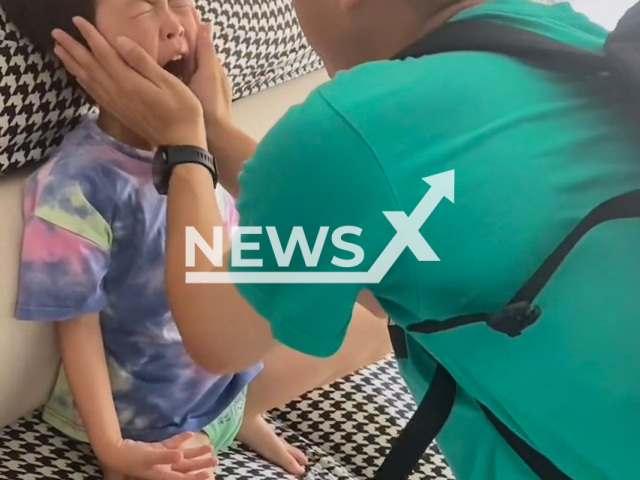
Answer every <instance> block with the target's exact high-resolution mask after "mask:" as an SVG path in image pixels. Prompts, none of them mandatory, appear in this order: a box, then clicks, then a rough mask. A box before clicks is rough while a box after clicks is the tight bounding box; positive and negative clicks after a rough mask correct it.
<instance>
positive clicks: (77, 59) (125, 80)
mask: <svg viewBox="0 0 640 480" xmlns="http://www.w3.org/2000/svg"><path fill="white" fill-rule="evenodd" d="M73 21H74V23H75V25H76V27H77V28H78V29H79V30H80V33H81V34H82V36H83V37H84V38H85V40H86V41H87V43H88V45H89V49H87V48H85V47H84V46H83V45H82V44H80V43H79V42H78V41H76V40H75V39H73V38H72V37H71V36H70V35H69V34H68V33H66V32H63V31H60V30H54V32H52V35H53V38H54V39H55V41H56V47H55V49H54V53H55V54H56V55H57V56H58V58H59V59H60V60H61V61H62V63H63V64H64V66H65V67H66V68H67V70H68V71H69V73H71V75H73V76H74V77H75V78H76V80H77V81H78V83H79V84H80V86H82V87H83V88H84V90H85V91H86V92H87V93H88V94H89V95H91V97H93V98H94V99H95V100H96V102H98V104H99V105H100V107H101V108H104V109H106V110H108V111H109V112H110V113H111V114H112V115H114V116H115V117H116V118H118V119H119V120H120V121H121V122H122V123H124V124H125V125H126V126H127V127H129V128H131V129H132V130H133V131H135V132H137V133H138V134H139V135H141V136H142V137H143V138H145V139H147V140H148V141H149V142H150V143H152V144H154V145H195V146H198V147H202V148H206V147H207V139H206V132H205V127H204V122H203V110H202V105H201V102H200V101H199V100H198V99H197V98H196V96H195V95H194V94H193V92H192V91H191V90H190V89H189V88H188V87H187V86H186V85H184V84H183V83H182V81H181V80H179V79H178V78H177V77H175V76H174V75H172V74H170V73H169V72H167V71H166V70H164V69H163V68H162V67H160V66H159V65H158V63H157V62H156V61H155V59H152V58H151V57H150V56H149V54H148V53H147V52H146V51H145V50H144V49H143V48H142V47H140V45H138V44H136V43H135V42H133V41H131V40H130V39H127V38H123V37H120V38H118V40H117V41H116V45H113V46H112V45H110V44H109V42H108V41H107V40H106V39H105V38H104V36H102V34H100V32H99V31H98V30H97V29H96V28H95V26H94V25H92V24H91V23H89V22H88V21H87V20H85V19H82V18H79V17H75V18H74V19H73Z"/></svg>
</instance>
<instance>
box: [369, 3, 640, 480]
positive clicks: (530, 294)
mask: <svg viewBox="0 0 640 480" xmlns="http://www.w3.org/2000/svg"><path fill="white" fill-rule="evenodd" d="M639 5H640V4H639ZM639 13H640V7H639V6H636V7H635V10H634V14H635V15H638V14H639ZM635 33H636V34H637V32H635ZM608 47H609V46H608ZM462 50H468V51H483V52H493V53H498V54H504V55H507V56H511V57H515V58H517V59H519V60H521V61H524V62H528V63H530V64H532V65H533V66H536V67H539V68H542V69H545V70H548V71H554V72H557V73H561V74H568V75H573V76H597V77H601V76H603V74H604V76H608V75H609V74H610V73H611V64H612V62H611V61H610V60H609V59H607V56H606V55H599V54H596V53H593V52H586V51H584V50H580V49H577V48H575V47H572V46H570V45H566V44H562V43H559V42H556V41H554V40H552V39H549V38H547V37H544V36H540V35H537V34H534V33H532V32H528V31H525V30H522V29H518V28H514V27H509V26H507V25H501V24H497V23H493V22H487V21H481V20H463V21H457V22H452V23H449V24H447V25H445V26H444V27H442V28H440V29H438V30H437V31H436V32H434V33H432V34H430V35H428V36H427V37H425V38H424V39H422V40H421V41H419V42H417V43H416V44H414V45H412V46H411V47H409V48H408V49H406V50H405V51H403V52H401V53H400V54H399V55H397V56H396V57H395V59H405V58H408V57H421V56H424V55H428V54H437V53H444V52H454V51H462ZM605 50H611V48H607V49H605ZM638 217H640V190H637V191H632V192H628V193H625V194H623V195H619V196H617V197H615V198H613V199H611V200H608V201H605V202H603V203H602V204H601V205H599V206H598V207H597V208H595V209H594V210H593V211H591V212H590V213H589V215H587V216H586V217H585V218H584V219H583V220H582V221H581V222H580V223H579V224H578V225H577V226H576V227H575V228H574V229H573V230H572V231H571V233H570V234H569V235H568V236H567V237H566V238H565V239H564V240H563V241H562V242H561V244H560V245H559V246H558V247H557V248H556V249H555V250H554V251H553V252H552V253H551V255H549V257H547V259H546V260H545V261H544V263H543V264H542V265H541V266H540V267H539V268H538V269H537V270H536V271H535V272H534V273H533V275H532V276H531V277H530V278H529V279H528V280H527V282H526V283H525V284H524V285H523V286H522V287H521V288H520V290H519V291H518V292H517V293H516V294H515V295H514V297H513V298H512V299H511V300H510V301H509V303H508V304H507V306H506V307H505V309H503V310H502V311H500V312H497V313H476V314H470V315H463V316H458V317H454V318H450V319H448V320H425V321H424V322H420V323H418V324H416V325H411V326H410V327H409V331H410V332H413V333H423V334H436V333H438V332H441V331H445V330H450V329H452V328H459V327H463V326H465V325H470V324H477V323H485V324H486V325H487V326H488V327H489V328H492V329H493V330H496V331H498V332H501V333H504V334H506V335H508V336H510V337H515V336H518V335H520V334H521V333H522V332H523V330H525V329H526V328H527V327H529V326H531V325H532V324H533V323H535V322H536V321H537V320H538V318H539V317H540V315H541V311H540V309H539V308H538V307H536V306H532V303H533V301H534V300H535V298H536V297H537V295H538V294H539V293H540V291H541V290H542V289H543V288H544V286H545V285H546V284H547V283H548V282H549V280H550V278H551V276H552V275H553V274H554V273H555V272H556V271H557V269H558V268H559V266H560V265H561V264H562V262H563V261H564V259H565V258H566V257H567V255H568V254H569V253H570V252H571V250H572V249H573V248H574V247H575V246H576V244H577V243H578V242H579V241H580V239H581V238H583V237H584V235H586V234H587V233H588V232H589V231H590V230H591V229H593V228H594V227H596V226H597V225H600V224H601V223H603V222H606V221H609V220H615V219H621V218H638ZM389 333H390V336H391V341H392V345H393V348H394V351H395V352H396V356H397V357H398V358H399V359H401V358H406V357H407V345H406V337H405V335H406V333H405V331H404V330H403V329H402V328H401V327H399V326H397V325H389ZM436 363H437V362H436ZM455 395H456V382H455V379H454V378H453V377H452V376H451V374H449V372H448V371H447V370H446V369H445V368H444V367H443V366H442V365H441V364H439V363H437V368H436V372H435V374H434V377H433V379H432V381H431V383H430V386H429V389H428V391H427V393H426V395H425V397H424V398H423V400H422V401H421V402H420V405H419V407H418V409H417V410H416V412H415V413H414V415H413V417H412V418H411V420H410V421H409V422H408V424H407V426H406V427H405V429H404V430H403V432H402V433H401V434H400V436H399V437H398V439H397V441H396V442H395V444H394V445H393V447H392V449H391V451H390V453H389V455H388V456H387V458H386V459H385V461H384V462H383V464H382V466H381V467H380V469H379V470H378V472H377V473H376V475H375V477H374V479H375V480H404V479H406V478H407V477H408V476H409V475H410V473H411V472H412V470H413V469H414V468H415V466H416V464H417V463H418V461H419V460H420V458H421V456H422V454H423V453H424V452H425V451H426V449H427V448H428V446H429V445H430V444H431V443H432V442H433V441H434V440H435V437H436V436H437V434H438V433H439V432H440V430H441V429H442V427H443V426H444V425H445V423H446V421H447V419H448V418H449V415H450V413H451V410H452V408H453V405H454V402H455ZM476 401H477V400H476ZM477 403H478V405H479V406H480V408H481V410H482V411H483V413H484V414H485V416H486V417H487V419H488V420H489V421H490V422H491V424H492V425H493V426H494V428H495V429H496V430H497V431H498V433H499V434H500V435H501V436H502V438H503V439H504V440H505V441H506V442H507V443H508V444H509V445H510V446H511V448H512V449H513V450H514V452H516V454H517V455H518V456H519V457H520V458H521V459H522V460H523V461H524V462H525V463H526V464H527V465H528V466H529V468H531V470H532V471H533V472H535V473H536V475H537V476H538V477H539V478H540V479H542V480H571V479H570V477H568V476H567V475H566V474H565V473H563V472H562V471H561V470H560V469H559V468H558V467H557V466H556V465H554V464H553V463H552V462H551V461H550V460H549V459H548V458H547V457H545V456H544V455H542V454H541V453H540V452H538V451H537V450H535V449H534V448H533V447H531V446H530V445H528V444H527V443H526V442H525V441H524V440H523V439H522V438H520V437H519V436H518V435H516V434H515V433H514V432H513V431H512V430H511V429H509V428H508V427H507V426H506V425H505V424H504V423H502V422H501V421H500V419H499V418H498V417H497V416H496V415H495V414H494V413H493V412H491V411H490V410H489V409H488V408H487V407H486V406H485V405H484V404H482V403H480V402H477Z"/></svg>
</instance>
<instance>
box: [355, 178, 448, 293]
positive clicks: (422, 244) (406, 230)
mask: <svg viewBox="0 0 640 480" xmlns="http://www.w3.org/2000/svg"><path fill="white" fill-rule="evenodd" d="M422 180H424V181H425V182H427V183H428V184H429V185H431V188H430V189H429V191H428V192H427V194H426V195H425V196H424V197H422V200H420V203H418V205H417V206H416V208H415V209H414V210H413V212H411V215H410V216H409V217H407V215H406V214H405V213H404V212H384V214H385V216H386V217H387V219H388V220H389V221H390V222H391V224H392V225H393V226H394V227H396V229H397V233H396V234H395V236H394V237H393V239H392V240H391V242H389V245H387V248H385V249H384V251H383V252H382V253H381V254H380V256H379V257H378V259H377V260H376V262H375V263H374V264H373V265H372V266H371V268H370V269H369V272H367V273H368V278H369V281H368V282H366V283H380V281H382V279H383V278H384V276H385V275H386V274H387V272H388V271H389V269H390V268H391V266H392V265H393V264H394V262H395V261H396V260H397V259H398V257H399V256H400V254H401V253H402V251H403V250H404V249H405V248H406V247H409V249H410V250H411V251H412V252H413V254H414V255H415V256H416V258H417V259H418V260H419V261H421V262H438V261H440V259H439V258H438V256H437V255H436V253H435V252H434V251H433V249H432V248H431V247H430V246H429V244H428V243H427V241H426V240H425V239H424V237H423V236H422V235H421V234H420V228H422V225H424V223H425V222H426V221H427V219H428V218H429V216H430V215H431V214H432V213H433V211H434V210H435V209H436V207H437V206H438V204H439V203H440V201H441V200H442V199H443V198H447V199H448V200H449V201H451V203H453V202H454V183H455V179H454V171H453V170H449V171H448V172H444V173H439V174H437V175H432V176H430V177H425V178H423V179H422ZM398 226H401V227H402V230H400V229H398Z"/></svg>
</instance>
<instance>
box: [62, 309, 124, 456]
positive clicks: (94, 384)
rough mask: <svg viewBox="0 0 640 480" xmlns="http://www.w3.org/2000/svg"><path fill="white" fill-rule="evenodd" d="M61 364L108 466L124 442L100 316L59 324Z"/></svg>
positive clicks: (93, 441)
mask: <svg viewBox="0 0 640 480" xmlns="http://www.w3.org/2000/svg"><path fill="white" fill-rule="evenodd" d="M56 326H57V333H58V338H59V342H60V347H61V349H62V363H63V365H64V370H65V374H66V376H67V381H68V383H69V387H70V388H71V393H72V395H73V399H74V401H75V403H76V405H77V408H78V411H79V413H80V417H81V418H82V423H83V425H84V427H85V429H86V431H87V435H88V437H89V441H90V442H91V446H92V447H93V449H94V452H95V454H96V455H97V457H98V458H99V459H100V461H101V462H103V463H104V464H106V465H107V466H108V465H109V464H110V463H111V461H110V460H111V459H110V458H109V457H110V456H111V452H113V451H114V450H115V449H116V448H117V447H118V445H119V444H120V443H121V442H122V436H121V432H120V424H119V421H118V415H117V413H116V407H115V404H114V401H113V396H112V393H111V383H110V380H109V371H108V368H107V359H106V356H105V352H104V344H103V342H102V332H101V330H100V321H99V319H98V314H97V313H91V314H88V315H82V316H79V317H76V318H74V319H72V320H68V321H65V322H60V323H58V324H57V325H56Z"/></svg>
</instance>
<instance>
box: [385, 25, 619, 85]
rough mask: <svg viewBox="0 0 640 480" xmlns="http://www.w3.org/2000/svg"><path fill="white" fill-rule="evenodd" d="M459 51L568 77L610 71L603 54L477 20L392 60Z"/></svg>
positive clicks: (437, 35) (450, 29)
mask: <svg viewBox="0 0 640 480" xmlns="http://www.w3.org/2000/svg"><path fill="white" fill-rule="evenodd" d="M460 51H475V52H485V53H496V54H501V55H505V56H509V57H512V58H516V59H518V60H520V61H522V62H526V63H529V64H531V65H532V66H535V67H539V68H541V69H543V70H548V71H554V72H557V73H566V74H571V75H581V74H582V75H589V76H594V75H598V74H599V73H602V72H607V71H608V70H609V69H610V65H609V63H608V62H607V60H606V57H605V56H604V55H599V54H597V53H594V52H590V51H587V50H584V49H580V48H576V47H574V46H572V45H569V44H566V43H562V42H558V41H556V40H553V39H551V38H549V37H545V36H543V35H539V34H536V33H533V32H530V31H528V30H524V29H522V28H518V27H512V26H510V25H506V24H501V23H496V22H492V21H488V20H478V19H469V20H458V21H455V22H450V23H448V24H446V25H444V26H442V27H440V28H439V29H438V30H436V31H434V32H432V33H430V34H429V35H427V36H425V37H424V38H422V39H421V40H419V41H418V42H416V43H414V44H413V45H411V46H409V47H408V48H407V49H405V50H403V51H402V52H400V53H399V54H397V55H396V56H395V57H394V58H393V59H395V60H404V59H406V58H419V57H423V56H425V55H434V54H439V53H448V52H460Z"/></svg>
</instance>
